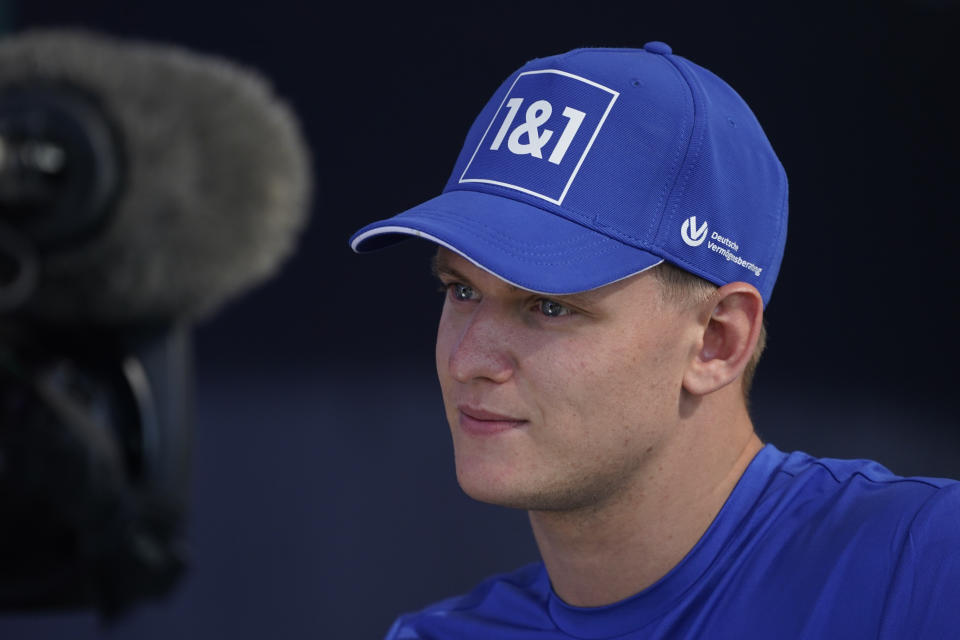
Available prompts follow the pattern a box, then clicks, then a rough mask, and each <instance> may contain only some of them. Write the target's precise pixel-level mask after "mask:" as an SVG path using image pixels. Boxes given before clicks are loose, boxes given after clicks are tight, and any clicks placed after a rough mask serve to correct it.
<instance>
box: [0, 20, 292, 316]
mask: <svg viewBox="0 0 960 640" xmlns="http://www.w3.org/2000/svg"><path fill="white" fill-rule="evenodd" d="M0 105H2V106H0V140H2V146H0V148H2V149H4V150H5V152H4V153H3V154H2V155H0V157H2V158H4V159H6V158H10V157H15V156H17V155H19V157H20V158H21V162H20V166H19V167H18V166H16V165H15V164H14V163H12V162H9V161H5V160H0V207H2V209H3V211H4V214H3V217H4V218H5V219H6V223H7V225H8V226H10V227H12V228H13V229H14V230H15V231H16V232H18V233H19V234H20V235H23V236H26V238H27V239H28V240H30V241H32V243H33V244H34V245H35V246H36V248H37V249H38V251H40V252H42V253H43V255H42V256H41V258H40V264H41V265H42V272H43V275H42V277H39V278H37V279H36V288H35V291H33V292H32V295H31V296H30V300H29V302H27V303H26V308H27V309H28V310H29V312H30V313H31V314H33V315H35V316H37V317H39V318H42V319H44V320H46V321H50V322H54V323H68V324H77V323H92V324H112V325H116V324H123V323H128V322H131V321H143V320H157V319H167V318H170V317H187V318H190V319H198V318H202V317H206V316H209V315H210V314H211V313H212V312H213V311H215V310H216V309H217V308H218V307H220V306H221V305H222V304H223V303H224V302H225V301H227V300H228V299H229V298H230V297H232V296H235V295H237V294H239V293H241V292H242V291H244V290H246V289H248V288H250V287H252V286H254V285H256V284H258V283H260V282H262V281H263V280H265V279H266V278H267V277H269V276H271V275H272V274H273V273H274V272H275V271H276V270H277V268H278V266H279V265H280V263H281V262H282V261H283V259H284V258H286V257H287V256H288V255H289V254H290V253H291V251H292V248H293V244H294V243H293V240H294V238H295V236H296V234H297V233H298V232H299V231H300V230H301V228H302V227H303V225H304V223H305V221H306V211H307V206H308V202H309V199H310V176H311V173H310V163H309V161H308V153H307V149H306V145H305V143H304V142H303V139H302V136H301V134H300V131H299V127H298V125H297V122H296V120H295V118H294V117H293V114H292V113H291V111H290V109H289V108H288V107H287V106H286V105H285V104H284V103H283V102H282V101H280V100H279V99H277V97H276V96H275V95H274V94H273V91H272V90H271V88H270V86H269V84H268V83H267V81H266V80H265V79H264V78H263V77H262V76H260V75H259V74H257V73H255V72H253V71H251V70H249V69H245V68H242V67H240V66H239V65H237V64H235V63H232V62H230V61H227V60H225V59H222V58H216V57H212V56H201V55H198V54H195V53H192V52H190V51H187V50H185V49H183V48H180V47H176V46H171V45H164V44H153V43H146V42H135V41H129V42H128V41H122V40H119V39H115V38H110V37H106V36H99V35H94V34H92V33H86V32H80V31H69V30H50V31H36V32H28V33H24V34H21V35H17V36H14V37H8V38H6V39H3V40H0ZM14 150H19V151H21V153H20V154H14V153H12V151H14ZM11 174H12V176H11ZM18 176H20V177H25V178H27V179H18ZM11 178H12V179H11ZM11 182H12V183H14V185H10V183H11ZM17 183H19V184H17ZM7 235H9V234H7ZM78 240H83V241H82V242H79V241H78ZM21 244H22V243H21ZM11 259H12V258H11ZM21 260H22V259H21ZM25 270H26V271H27V272H29V271H30V267H26V268H25ZM21 297H25V296H23V294H21Z"/></svg>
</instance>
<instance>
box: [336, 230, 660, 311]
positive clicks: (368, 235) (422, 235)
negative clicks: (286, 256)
mask: <svg viewBox="0 0 960 640" xmlns="http://www.w3.org/2000/svg"><path fill="white" fill-rule="evenodd" d="M385 233H403V234H406V235H410V236H416V237H418V238H423V239H425V240H429V241H430V242H435V243H436V244H439V245H440V246H442V247H446V248H447V249H449V250H450V251H453V252H454V253H456V254H457V255H459V256H461V257H463V258H464V259H466V260H469V261H470V262H471V263H473V264H474V265H475V266H477V267H478V268H480V269H483V270H484V271H486V272H487V273H489V274H490V275H492V276H495V277H497V278H499V279H500V280H503V281H504V282H506V283H507V284H509V285H511V286H514V287H517V288H518V289H523V290H524V291H529V292H530V293H539V294H542V295H545V296H563V295H572V294H575V293H582V292H583V291H591V289H582V290H580V291H568V292H566V293H558V292H556V291H537V290H536V289H530V288H528V287H524V286H522V285H519V284H517V283H516V282H512V281H511V280H509V279H508V278H504V277H503V276H502V275H500V274H499V273H496V272H495V271H492V270H491V269H488V268H487V267H485V266H483V265H482V264H480V263H479V262H477V261H476V260H474V259H473V258H471V257H470V256H468V255H467V254H465V253H464V252H462V251H460V250H459V249H457V248H456V247H454V246H452V245H450V244H448V243H446V242H444V241H443V240H441V239H440V238H437V237H435V236H432V235H430V234H429V233H424V232H423V231H420V230H419V229H413V228H411V227H398V226H389V227H377V228H376V229H370V231H367V232H365V233H362V234H360V235H359V236H357V237H356V238H355V239H354V240H353V242H352V243H351V244H350V248H351V249H353V250H354V251H356V252H357V253H359V251H357V247H358V246H359V245H360V243H361V242H363V241H364V240H366V239H367V238H372V237H373V236H379V235H383V234H385ZM662 262H663V258H660V260H659V262H655V263H654V264H652V265H650V266H649V267H644V268H643V269H640V270H639V271H634V272H633V273H628V274H627V275H625V276H622V277H620V278H617V279H616V280H611V281H610V282H606V283H604V284H600V285H597V286H596V287H593V289H599V288H600V287H605V286H607V285H608V284H613V283H614V282H620V281H621V280H626V279H627V278H632V277H633V276H635V275H637V274H638V273H643V272H644V271H646V270H647V269H652V268H654V267H655V266H657V265H658V264H661V263H662Z"/></svg>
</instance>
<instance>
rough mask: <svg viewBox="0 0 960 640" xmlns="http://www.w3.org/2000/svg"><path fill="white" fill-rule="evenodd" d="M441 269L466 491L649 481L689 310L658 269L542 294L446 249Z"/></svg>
mask: <svg viewBox="0 0 960 640" xmlns="http://www.w3.org/2000/svg"><path fill="white" fill-rule="evenodd" d="M438 274H439V276H440V279H441V281H442V282H443V283H444V284H445V285H446V287H447V294H446V299H445V302H444V307H443V314H442V316H441V318H440V326H439V330H438V333H437V354H436V355H437V372H438V375H439V378H440V386H441V389H442V392H443V401H444V405H445V408H446V413H447V420H448V421H449V423H450V428H451V431H452V433H453V444H454V450H455V454H456V467H457V477H458V479H459V481H460V485H461V486H462V487H463V489H464V491H466V492H467V494H469V495H470V496H472V497H474V498H476V499H478V500H482V501H485V502H492V503H496V504H502V505H506V506H513V507H518V508H524V509H550V510H557V509H561V510H565V509H576V508H581V507H587V506H590V505H596V504H600V503H602V502H603V501H604V500H605V499H607V498H610V497H613V496H615V495H617V493H618V492H620V491H622V490H623V489H625V488H628V487H630V486H637V483H640V482H642V478H643V475H644V472H645V470H649V471H652V470H650V469H649V466H650V463H651V460H654V458H655V457H656V455H657V450H658V448H661V447H664V446H666V445H668V444H669V441H670V439H671V437H672V435H673V433H674V431H675V430H674V429H673V427H674V426H675V425H676V423H677V420H678V404H679V399H680V393H681V380H682V377H683V371H684V369H685V366H686V364H687V363H688V362H689V360H690V358H691V357H693V352H692V349H691V346H690V345H691V344H692V343H695V342H696V337H695V336H696V334H695V331H696V329H695V326H696V323H695V322H694V321H693V312H692V311H681V310H680V309H679V307H676V306H674V305H672V304H670V303H667V302H664V301H663V300H662V298H661V294H660V284H659V283H658V282H657V280H656V278H655V276H653V274H651V273H643V274H639V275H636V276H633V277H630V278H627V279H626V280H622V281H620V282H617V283H614V284H611V285H607V286H605V287H601V288H599V289H595V290H593V291H590V292H586V293H583V294H577V295H575V296H555V297H551V298H545V297H544V296H542V295H539V294H534V293H530V292H529V291H525V290H522V289H518V288H516V287H512V286H510V285H509V284H507V283H505V282H504V281H503V280H500V279H499V278H497V277H495V276H493V275H491V274H489V273H487V272H486V271H483V270H482V269H479V268H478V267H476V266H474V265H473V264H472V263H470V262H469V261H467V260H465V259H463V258H462V257H460V256H458V255H456V254H454V253H453V252H451V251H448V250H446V249H440V251H439V253H438Z"/></svg>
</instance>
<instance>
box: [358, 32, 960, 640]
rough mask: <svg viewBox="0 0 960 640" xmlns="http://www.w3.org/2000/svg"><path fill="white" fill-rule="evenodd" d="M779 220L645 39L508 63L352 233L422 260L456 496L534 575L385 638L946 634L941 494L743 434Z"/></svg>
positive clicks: (668, 57) (956, 522)
mask: <svg viewBox="0 0 960 640" xmlns="http://www.w3.org/2000/svg"><path fill="white" fill-rule="evenodd" d="M786 222H787V181H786V175H785V173H784V171H783V168H782V166H781V165H780V162H779V161H778V160H777V157H776V155H775V154H774V152H773V150H772V148H771V147H770V144H769V142H768V141H767V139H766V137H765V135H764V133H763V131H762V130H761V128H760V125H759V124H758V123H757V121H756V119H755V117H754V116H753V114H752V112H751V111H750V109H749V108H748V107H747V105H746V104H745V103H744V102H743V100H742V99H741V98H740V97H739V96H738V95H737V94H736V93H735V92H734V91H733V89H731V88H730V87H729V86H728V85H727V84H726V83H724V82H723V81H722V80H721V79H719V78H718V77H717V76H715V75H714V74H712V73H711V72H709V71H708V70H706V69H704V68H702V67H700V66H697V65H695V64H693V63H692V62H690V61H689V60H686V59H684V58H681V57H679V56H675V55H673V54H672V52H671V50H670V48H669V47H668V46H667V45H665V44H663V43H660V42H651V43H648V44H647V45H645V46H644V48H643V49H642V50H620V49H592V50H591V49H582V50H575V51H572V52H569V53H566V54H563V55H559V56H554V57H550V58H544V59H538V60H534V61H532V62H530V63H528V64H527V65H525V66H524V67H523V68H521V69H520V70H519V71H517V72H516V73H514V74H513V75H512V76H511V77H510V78H508V79H507V81H506V82H505V83H504V84H503V85H502V86H501V87H500V89H499V90H498V91H497V93H496V94H495V95H494V96H493V98H492V99H491V100H490V102H489V103H488V104H487V106H486V107H485V108H484V110H483V111H482V112H481V113H480V115H479V117H478V118H477V120H476V121H475V123H474V125H473V127H472V128H471V130H470V132H469V134H468V136H467V140H466V143H465V145H464V147H463V151H462V152H461V154H460V157H459V159H458V160H457V164H456V166H455V167H454V171H453V174H452V176H451V178H450V180H449V182H448V183H447V186H446V188H445V190H444V193H443V194H442V195H440V196H439V197H437V198H434V199H433V200H431V201H428V202H426V203H424V204H422V205H420V206H418V207H415V208H413V209H411V210H409V211H407V212H404V213H402V214H400V215H397V216H395V217H393V218H390V219H388V220H384V221H380V222H377V223H374V224H371V225H368V226H367V227H365V228H363V229H361V230H360V231H359V232H358V233H357V234H356V235H355V236H354V237H353V239H352V245H353V247H354V249H356V250H358V251H360V250H367V249H372V248H377V247H379V246H382V245H384V244H389V243H390V242H393V241H396V240H399V239H402V238H404V237H407V236H410V235H413V236H419V237H422V238H426V239H428V240H430V241H432V242H434V243H436V244H437V245H439V249H438V253H437V256H436V261H435V268H436V272H437V275H438V277H439V278H440V280H441V282H442V283H443V284H444V285H445V287H446V290H447V297H446V300H445V304H444V308H443V313H442V317H441V320H440V326H439V330H438V336H437V371H438V375H439V378H440V384H441V389H442V392H443V400H444V404H445V407H446V413H447V419H448V421H449V423H450V428H451V431H452V436H453V443H454V450H455V457H456V468H457V477H458V480H459V482H460V485H461V487H462V488H463V489H464V491H465V492H466V493H467V494H469V495H470V496H472V497H474V498H476V499H478V500H482V501H486V502H491V503H495V504H501V505H504V506H509V507H514V508H520V509H525V510H527V511H528V512H529V515H530V523H531V526H532V528H533V532H534V536H535V538H536V542H537V545H538V547H539V549H540V553H541V555H542V558H543V563H542V564H536V565H533V566H530V567H526V568H524V569H521V570H519V571H517V572H515V573H513V574H509V575H504V576H497V577H494V578H491V579H489V580H488V581H486V582H484V583H483V584H481V585H480V586H479V587H477V588H476V589H475V590H474V591H473V592H471V593H470V594H468V595H465V596H460V597H456V598H451V599H449V600H446V601H444V602H441V603H439V604H436V605H433V606H431V607H428V608H427V609H424V610H423V611H421V612H418V613H413V614H409V615H406V616H402V617H401V618H400V619H399V620H398V621H397V622H396V624H395V625H394V627H393V629H392V630H391V632H390V634H389V637H390V638H396V639H397V640H400V639H407V638H458V639H471V638H477V639H480V638H483V639H490V638H515V639H526V638H530V639H533V638H537V639H541V638H774V637H775V638H797V637H803V638H876V637H884V638H906V637H910V638H918V637H920V638H941V637H944V638H945V637H957V634H960V625H958V623H960V615H958V613H957V611H958V609H960V607H958V606H957V605H960V555H958V554H960V550H958V544H960V483H956V482H953V481H948V480H935V479H924V478H911V479H908V478H900V477H897V476H894V475H893V474H892V473H890V472H889V471H887V470H886V469H884V468H883V467H881V466H880V465H878V464H876V463H872V462H868V461H840V460H817V459H813V458H811V457H809V456H806V455H804V454H800V453H795V454H789V455H788V454H785V453H782V452H780V451H778V450H777V449H776V448H774V447H773V446H771V445H767V446H764V445H763V444H762V443H761V442H760V440H759V438H758V437H757V435H756V434H755V432H754V429H753V425H752V423H751V421H750V417H749V414H748V412H747V406H746V395H747V392H748V391H749V379H750V377H751V376H752V371H753V367H754V366H755V364H756V358H757V357H758V356H759V352H760V350H761V349H762V342H763V333H764V330H763V310H764V306H765V305H766V304H767V303H768V302H769V300H770V295H771V292H772V290H773V285H774V281H775V279H776V275H777V271H778V269H779V265H780V261H781V258H782V255H783V248H784V243H785V237H786Z"/></svg>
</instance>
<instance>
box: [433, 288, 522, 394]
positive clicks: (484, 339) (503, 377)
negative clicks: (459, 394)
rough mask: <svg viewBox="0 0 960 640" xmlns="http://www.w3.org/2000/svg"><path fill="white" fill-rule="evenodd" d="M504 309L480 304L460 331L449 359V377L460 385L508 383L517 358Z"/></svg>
mask: <svg viewBox="0 0 960 640" xmlns="http://www.w3.org/2000/svg"><path fill="white" fill-rule="evenodd" d="M503 314H504V312H503V310H498V309H496V308H495V307H494V306H493V305H489V306H488V305H485V304H484V303H481V304H480V305H479V307H478V308H477V310H476V311H474V313H473V315H471V316H470V318H469V319H468V320H467V322H466V323H465V324H464V325H463V327H462V328H461V331H460V334H459V336H458V338H457V340H456V342H455V343H454V344H453V346H452V348H451V350H450V354H449V360H448V366H449V370H450V375H452V376H453V378H454V379H455V380H457V381H458V382H463V383H467V382H471V381H474V380H482V379H486V380H490V381H492V382H498V383H499V382H506V381H507V380H509V379H510V377H511V376H512V375H513V371H514V369H515V367H516V359H515V358H514V355H513V353H512V351H511V349H510V348H509V340H510V336H511V333H512V332H511V330H510V328H509V323H508V321H507V319H505V318H504V317H503Z"/></svg>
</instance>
